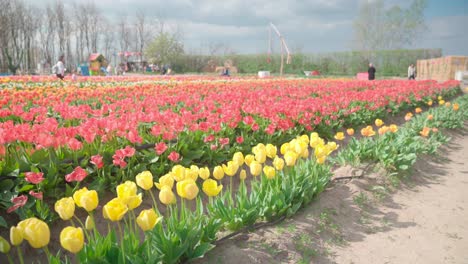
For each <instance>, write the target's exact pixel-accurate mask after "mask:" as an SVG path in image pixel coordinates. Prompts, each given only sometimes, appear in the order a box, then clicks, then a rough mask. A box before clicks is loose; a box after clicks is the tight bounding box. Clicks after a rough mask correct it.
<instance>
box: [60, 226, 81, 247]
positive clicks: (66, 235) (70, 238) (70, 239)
mask: <svg viewBox="0 0 468 264" xmlns="http://www.w3.org/2000/svg"><path fill="white" fill-rule="evenodd" d="M60 245H62V247H63V248H64V249H66V250H68V251H70V252H71V253H73V254H76V253H78V252H80V250H81V249H82V248H83V245H84V235H83V229H81V227H78V228H76V227H73V226H67V227H65V228H64V229H63V230H62V232H60Z"/></svg>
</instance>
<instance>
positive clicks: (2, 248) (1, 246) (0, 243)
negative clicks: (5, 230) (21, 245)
mask: <svg viewBox="0 0 468 264" xmlns="http://www.w3.org/2000/svg"><path fill="white" fill-rule="evenodd" d="M10 248H11V246H10V243H8V241H6V239H5V238H3V237H2V236H0V252H2V253H3V254H8V252H10Z"/></svg>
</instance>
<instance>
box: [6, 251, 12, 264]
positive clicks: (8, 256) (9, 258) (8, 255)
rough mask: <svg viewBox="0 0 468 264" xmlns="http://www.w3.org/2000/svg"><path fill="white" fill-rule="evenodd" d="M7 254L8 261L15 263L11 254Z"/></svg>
mask: <svg viewBox="0 0 468 264" xmlns="http://www.w3.org/2000/svg"><path fill="white" fill-rule="evenodd" d="M6 255H7V258H8V263H10V264H13V259H11V256H10V254H8V253H7V254H6Z"/></svg>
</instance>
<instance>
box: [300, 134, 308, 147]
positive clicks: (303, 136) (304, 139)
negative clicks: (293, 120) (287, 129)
mask: <svg viewBox="0 0 468 264" xmlns="http://www.w3.org/2000/svg"><path fill="white" fill-rule="evenodd" d="M299 140H300V141H302V142H304V143H306V145H308V144H309V136H307V135H302V136H301V137H300V138H299Z"/></svg>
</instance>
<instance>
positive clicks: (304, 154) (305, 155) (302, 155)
mask: <svg viewBox="0 0 468 264" xmlns="http://www.w3.org/2000/svg"><path fill="white" fill-rule="evenodd" d="M308 157H309V149H307V148H306V149H304V150H303V151H302V153H301V158H303V159H307V158H308Z"/></svg>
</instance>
